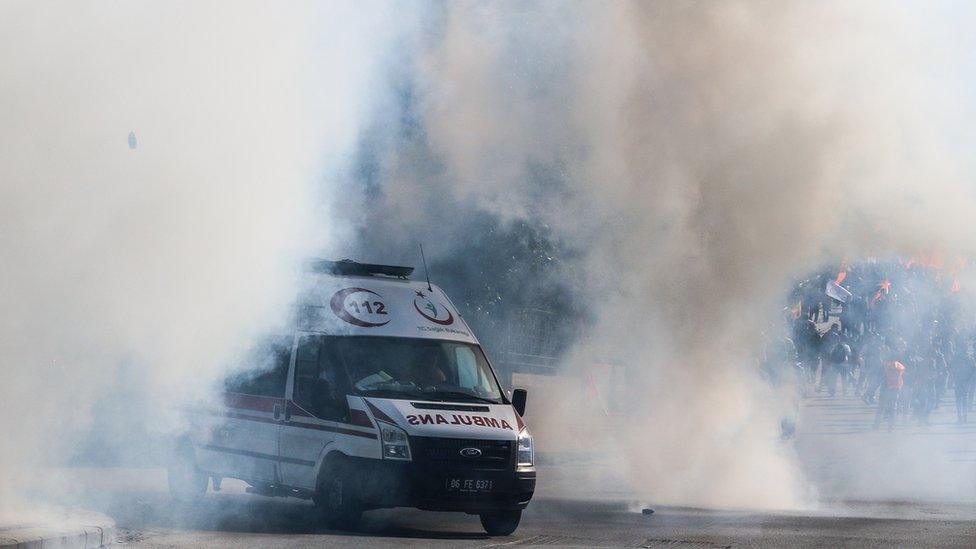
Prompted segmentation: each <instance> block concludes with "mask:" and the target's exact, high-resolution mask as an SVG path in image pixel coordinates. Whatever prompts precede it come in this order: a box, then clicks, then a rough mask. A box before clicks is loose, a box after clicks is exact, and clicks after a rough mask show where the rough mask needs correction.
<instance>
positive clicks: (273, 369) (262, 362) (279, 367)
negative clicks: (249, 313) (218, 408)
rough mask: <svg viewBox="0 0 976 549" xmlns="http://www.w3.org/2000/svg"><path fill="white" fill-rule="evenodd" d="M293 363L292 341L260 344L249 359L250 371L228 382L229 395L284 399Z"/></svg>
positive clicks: (282, 339) (279, 340)
mask: <svg viewBox="0 0 976 549" xmlns="http://www.w3.org/2000/svg"><path fill="white" fill-rule="evenodd" d="M290 360H291V338H280V339H275V340H270V341H268V342H266V343H264V344H262V345H259V346H258V347H257V348H256V349H255V350H254V352H253V353H252V354H251V357H250V358H249V359H248V369H247V370H245V371H243V372H240V373H238V374H236V375H234V376H233V377H231V378H229V379H228V380H227V384H226V388H225V390H226V391H227V392H228V393H238V394H242V395H255V396H266V397H275V398H283V397H284V396H285V382H286V381H287V379H288V363H289V361H290Z"/></svg>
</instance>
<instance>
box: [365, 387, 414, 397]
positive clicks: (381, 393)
mask: <svg viewBox="0 0 976 549" xmlns="http://www.w3.org/2000/svg"><path fill="white" fill-rule="evenodd" d="M360 392H361V393H362V394H363V395H364V396H374V397H379V398H414V399H416V398H421V396H422V395H421V394H420V393H416V392H412V391H398V390H396V389H360Z"/></svg>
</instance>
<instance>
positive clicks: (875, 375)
mask: <svg viewBox="0 0 976 549" xmlns="http://www.w3.org/2000/svg"><path fill="white" fill-rule="evenodd" d="M885 352H886V348H885V345H884V338H883V337H881V335H880V334H877V333H874V331H869V332H868V334H867V339H866V341H865V343H864V345H863V346H862V350H861V375H860V376H859V377H858V383H859V386H860V388H861V400H863V401H864V403H865V404H874V402H875V395H877V393H878V390H879V389H881V385H882V383H883V382H884V363H883V361H882V357H883V356H884V353H885Z"/></svg>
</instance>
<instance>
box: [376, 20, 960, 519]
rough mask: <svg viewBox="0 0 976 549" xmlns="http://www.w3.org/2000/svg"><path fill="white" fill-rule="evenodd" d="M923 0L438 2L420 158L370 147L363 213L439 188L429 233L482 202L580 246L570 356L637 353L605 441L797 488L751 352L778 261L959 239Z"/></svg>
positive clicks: (949, 121) (782, 281) (948, 48)
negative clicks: (374, 190) (582, 314)
mask: <svg viewBox="0 0 976 549" xmlns="http://www.w3.org/2000/svg"><path fill="white" fill-rule="evenodd" d="M922 9H923V8H922V7H921V6H918V5H911V4H899V5H891V4H888V3H873V2H861V3H857V4H855V5H851V4H850V3H845V2H818V3H804V2H752V1H750V2H736V1H730V2H610V3H607V2H601V3H594V4H585V3H580V4H577V3H541V4H532V5H521V4H520V5H512V4H481V3H463V2H455V3H451V4H449V5H447V6H446V8H445V12H444V14H443V19H442V20H441V22H442V26H440V27H437V29H436V32H432V33H430V34H429V35H426V36H425V37H424V39H422V40H420V41H419V46H418V53H417V55H416V58H415V60H414V64H413V65H412V71H413V72H412V74H411V77H412V78H413V82H414V83H415V85H416V88H417V90H418V95H419V99H417V101H416V102H415V105H414V106H413V107H412V108H413V109H414V110H415V112H414V113H413V114H415V115H416V116H417V118H418V119H419V123H420V124H421V125H422V127H423V129H424V133H423V146H424V147H426V152H425V154H427V155H428V157H429V158H432V159H434V160H435V161H436V162H437V163H438V167H439V169H438V170H431V169H430V168H429V165H428V163H426V162H424V161H423V160H422V158H424V157H423V156H422V155H420V156H419V158H421V160H418V154H417V151H416V150H415V149H416V146H415V145H414V146H413V147H412V148H406V149H405V148H402V147H401V148H397V149H394V150H393V151H391V152H390V153H388V154H387V155H386V156H385V157H384V161H383V165H382V169H383V170H384V175H385V177H386V179H385V181H384V183H385V187H384V189H383V192H382V193H379V194H378V198H377V202H376V204H377V205H378V207H379V206H382V208H383V209H382V212H383V214H381V215H377V216H376V217H377V218H380V219H382V218H385V217H387V216H388V219H386V222H387V223H389V224H391V225H396V226H406V227H422V226H423V225H424V224H427V225H431V224H432V219H431V216H430V215H429V214H435V215H437V214H439V215H440V217H439V218H438V219H437V222H436V223H433V225H436V226H437V231H436V232H435V234H451V233H452V232H455V229H456V228H457V227H463V226H464V224H465V223H466V222H468V221H469V220H470V219H471V215H470V214H467V213H464V212H487V213H490V214H492V215H494V216H496V217H497V218H499V219H501V220H512V219H521V220H529V221H530V222H532V223H534V224H536V225H538V226H542V227H546V228H547V230H550V231H551V234H552V235H553V238H554V239H556V240H558V241H560V242H562V243H564V245H565V246H566V247H569V248H572V249H576V250H582V253H581V256H582V259H580V260H579V261H573V262H571V263H569V264H568V265H567V268H566V269H564V270H565V271H567V272H570V273H574V272H575V275H574V276H572V278H570V280H574V279H575V280H577V284H576V287H575V289H576V290H577V292H578V294H579V295H580V296H583V297H582V299H584V300H586V302H587V303H588V304H589V305H590V307H591V310H592V311H593V312H594V314H595V317H596V320H595V324H594V326H593V327H592V329H591V332H590V334H589V337H588V338H587V339H586V340H585V341H583V342H581V343H580V344H579V345H578V346H577V347H576V348H575V350H574V351H573V352H572V353H571V355H570V358H569V359H568V364H567V367H568V369H569V370H570V371H572V370H574V369H578V368H586V365H587V364H590V363H593V362H607V361H616V362H620V363H623V364H627V365H629V366H631V371H632V374H631V375H632V376H633V378H632V379H631V386H632V387H634V388H635V390H634V392H633V393H632V397H633V399H632V400H631V401H630V402H629V403H628V405H629V406H630V411H631V413H630V414H629V415H628V417H627V418H626V420H625V421H624V423H625V424H626V427H625V428H624V431H625V436H623V437H622V438H621V439H620V440H619V441H618V442H619V446H618V447H616V448H613V449H612V450H611V451H612V452H616V453H619V455H621V456H624V460H625V461H626V462H627V464H628V466H629V467H630V470H631V471H632V478H633V479H634V481H635V482H636V483H637V485H639V486H641V487H642V488H644V489H645V490H646V491H647V492H648V493H649V494H653V495H654V497H655V500H656V501H664V502H675V503H688V504H705V505H721V506H759V507H786V506H792V505H797V504H800V503H802V502H804V501H806V500H807V498H808V496H809V495H810V494H809V489H808V487H807V486H806V484H805V482H804V480H803V478H802V475H800V474H799V473H798V472H797V468H796V464H795V460H794V459H793V457H792V456H791V455H790V452H789V450H788V449H786V448H784V447H783V446H781V445H780V444H779V443H778V442H777V441H776V435H777V431H778V426H779V418H780V414H781V412H782V411H783V410H784V409H788V408H789V406H791V405H792V403H791V402H789V401H788V400H787V401H786V402H781V401H780V400H778V398H777V397H774V396H773V395H772V394H770V392H769V390H768V389H767V388H766V387H765V385H763V383H762V382H760V381H759V380H758V378H757V376H756V372H755V367H754V365H753V357H754V356H755V355H756V351H757V346H758V345H759V344H760V341H759V339H760V338H759V332H760V330H761V329H765V328H766V327H767V326H768V325H769V324H770V322H771V321H775V319H777V318H778V315H779V314H780V311H779V308H780V307H781V304H782V297H783V294H782V292H783V290H784V289H785V288H787V287H788V285H789V281H790V280H791V278H792V277H794V276H796V275H798V274H800V273H803V272H804V271H805V270H808V269H811V268H814V267H816V266H818V265H819V264H820V263H821V262H822V261H824V260H827V259H831V258H835V259H836V258H839V257H841V256H844V255H847V256H854V257H857V256H859V255H880V254H888V253H907V254H910V253H913V252H915V251H918V250H920V249H931V248H941V249H944V250H946V251H948V250H954V251H963V250H968V249H970V248H971V246H972V243H973V242H974V241H976V240H974V238H973V237H974V236H976V235H973V234H972V233H973V231H972V228H971V226H970V225H968V224H967V223H966V222H965V220H966V219H967V218H970V217H971V216H972V215H973V214H974V213H976V203H974V200H973V193H972V189H971V186H970V184H969V183H968V180H967V177H966V174H967V172H966V168H967V166H966V165H965V163H964V162H963V161H962V159H961V158H960V149H961V147H960V146H959V145H958V143H953V138H956V137H958V136H959V135H961V134H963V133H964V132H962V131H961V129H962V126H961V125H960V123H959V121H958V120H957V119H956V117H957V116H958V113H959V112H960V107H959V105H960V103H959V101H960V99H961V98H960V94H959V93H957V91H956V90H955V89H954V87H953V86H954V85H956V84H957V83H958V82H957V80H955V79H954V78H953V76H952V75H951V74H950V73H948V72H947V70H946V69H947V68H948V67H952V66H953V65H954V64H955V63H957V62H959V61H960V53H959V49H958V45H957V44H954V43H952V42H951V41H947V39H946V38H945V36H944V33H941V31H942V28H937V27H935V26H933V20H934V18H929V17H925V18H923V17H922V16H921V14H920V10H922ZM939 24H941V25H944V21H943V22H940V23H939ZM432 172H433V173H432ZM405 204H406V206H405ZM431 204H437V205H439V206H436V207H435V206H431ZM445 210H450V211H451V214H450V215H447V214H444V213H443V212H444V211H445ZM418 212H423V213H424V214H428V215H420V214H419V213H418ZM445 223H446V224H447V226H445ZM366 231H367V232H368V231H369V228H367V229H366ZM411 234H412V233H411ZM434 240H435V241H436V237H435V238H434ZM467 245H468V244H465V245H464V246H461V247H457V248H455V247H453V246H452V245H451V244H450V243H449V242H443V241H441V244H440V250H439V251H440V253H441V254H442V255H449V254H452V253H464V250H465V246H467ZM488 268H490V267H488ZM569 406H570V405H568V404H567V407H569ZM549 412H551V413H548V414H547V413H546V411H544V410H543V411H540V412H537V413H539V414H540V415H543V416H546V417H549V416H551V417H553V418H563V420H565V421H572V422H574V425H577V423H575V422H578V421H579V417H578V416H579V415H581V414H582V415H585V413H584V412H583V411H581V410H580V409H579V408H578V406H577V407H576V408H575V409H574V410H561V411H560V413H555V412H553V411H549ZM568 412H575V413H568ZM593 412H594V413H599V410H594V411H593ZM545 419H546V418H544V417H537V418H536V420H535V421H537V422H540V423H542V424H541V425H539V424H536V431H537V432H540V431H541V432H542V434H540V435H539V436H540V437H543V438H544V436H545V431H546V429H547V428H549V429H554V426H552V425H549V426H548V427H547V425H545ZM552 421H558V420H556V419H553V420H552Z"/></svg>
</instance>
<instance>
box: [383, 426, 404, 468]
mask: <svg viewBox="0 0 976 549" xmlns="http://www.w3.org/2000/svg"><path fill="white" fill-rule="evenodd" d="M377 423H379V426H380V439H382V441H383V459H401V460H409V459H410V443H409V442H408V441H407V433H406V431H404V430H403V429H401V428H399V427H394V426H393V425H388V424H386V423H380V422H377Z"/></svg>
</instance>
